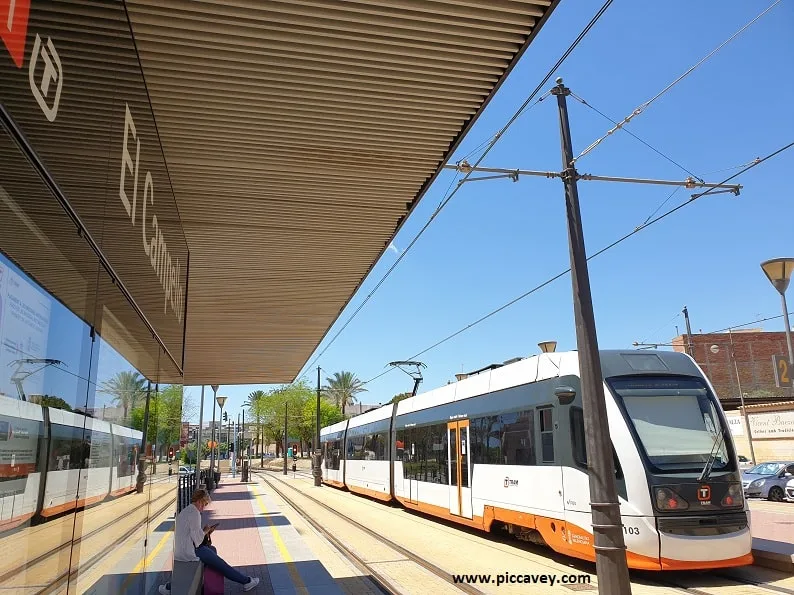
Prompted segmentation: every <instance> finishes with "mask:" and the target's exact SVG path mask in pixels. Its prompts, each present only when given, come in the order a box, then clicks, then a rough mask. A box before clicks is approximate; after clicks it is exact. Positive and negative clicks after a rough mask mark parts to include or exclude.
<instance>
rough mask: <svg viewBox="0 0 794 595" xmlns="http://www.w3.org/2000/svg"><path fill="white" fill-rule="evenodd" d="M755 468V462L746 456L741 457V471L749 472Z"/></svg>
mask: <svg viewBox="0 0 794 595" xmlns="http://www.w3.org/2000/svg"><path fill="white" fill-rule="evenodd" d="M753 467H754V465H753V462H752V461H751V460H750V459H748V458H747V457H746V456H744V455H739V471H747V470H748V469H752V468H753Z"/></svg>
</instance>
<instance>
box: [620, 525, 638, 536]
mask: <svg viewBox="0 0 794 595" xmlns="http://www.w3.org/2000/svg"><path fill="white" fill-rule="evenodd" d="M623 533H625V534H626V535H639V534H640V528H639V527H627V526H626V525H623Z"/></svg>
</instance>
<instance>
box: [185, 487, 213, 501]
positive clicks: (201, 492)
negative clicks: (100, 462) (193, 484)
mask: <svg viewBox="0 0 794 595" xmlns="http://www.w3.org/2000/svg"><path fill="white" fill-rule="evenodd" d="M190 501H191V502H192V503H193V504H196V503H197V502H204V503H205V504H209V503H210V495H209V493H208V492H207V490H205V489H204V488H199V489H197V490H196V491H195V492H193V496H192V497H191V498H190Z"/></svg>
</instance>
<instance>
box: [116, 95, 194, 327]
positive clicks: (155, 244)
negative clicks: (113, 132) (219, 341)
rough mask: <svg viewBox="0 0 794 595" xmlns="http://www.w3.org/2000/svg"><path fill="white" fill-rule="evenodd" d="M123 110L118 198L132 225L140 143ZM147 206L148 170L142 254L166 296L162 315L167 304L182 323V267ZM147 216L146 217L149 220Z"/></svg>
mask: <svg viewBox="0 0 794 595" xmlns="http://www.w3.org/2000/svg"><path fill="white" fill-rule="evenodd" d="M124 107H125V110H126V111H125V115H124V144H123V145H122V150H121V176H120V178H119V198H120V199H121V203H122V204H123V205H124V209H125V210H126V211H127V215H128V216H129V217H130V222H131V223H132V225H133V226H135V222H136V218H137V217H136V216H137V210H138V181H139V178H140V175H139V174H140V172H139V171H138V165H139V163H140V156H141V141H140V139H139V138H138V134H137V132H136V130H135V121H134V120H133V118H132V113H131V112H130V106H129V105H126V104H125V106H124ZM131 146H132V147H133V148H134V153H135V160H134V161H133V157H132V153H131V152H130V147H131ZM128 175H129V176H132V200H130V197H129V196H128V195H127V191H126V189H125V182H126V180H127V176H128ZM147 203H148V205H149V206H154V183H153V182H152V173H151V172H150V171H147V172H146V174H145V175H144V181H143V193H142V196H141V216H140V224H141V241H142V243H143V251H144V252H145V253H146V256H148V257H149V261H150V262H151V264H152V268H153V269H154V272H155V274H156V275H157V278H158V280H159V281H160V284H161V285H162V287H163V291H164V293H165V302H164V304H163V312H167V311H168V306H169V305H170V306H171V310H172V311H173V312H174V314H175V315H176V318H177V320H178V321H179V322H180V323H181V322H182V315H183V310H182V304H184V299H185V288H184V285H183V283H182V282H181V280H182V276H181V273H182V267H181V264H180V262H179V259H178V258H177V259H172V258H171V253H170V252H169V251H168V244H167V243H166V240H165V237H164V236H163V231H162V229H161V228H160V225H159V223H158V221H157V214H156V213H152V212H151V211H149V213H147ZM147 217H149V219H148V220H147ZM147 228H148V229H147Z"/></svg>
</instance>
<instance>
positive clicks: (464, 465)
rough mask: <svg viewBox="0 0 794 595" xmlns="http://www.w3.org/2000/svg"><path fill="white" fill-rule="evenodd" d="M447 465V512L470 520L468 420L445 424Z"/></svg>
mask: <svg viewBox="0 0 794 595" xmlns="http://www.w3.org/2000/svg"><path fill="white" fill-rule="evenodd" d="M447 445H448V449H449V450H448V453H449V457H448V459H447V460H448V465H449V475H448V477H449V512H451V513H452V514H454V515H457V516H462V517H466V518H467V519H470V518H471V517H472V514H471V512H472V511H471V483H470V481H469V478H470V477H471V463H470V462H469V460H470V459H469V420H467V419H466V420H463V421H451V422H449V423H447Z"/></svg>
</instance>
